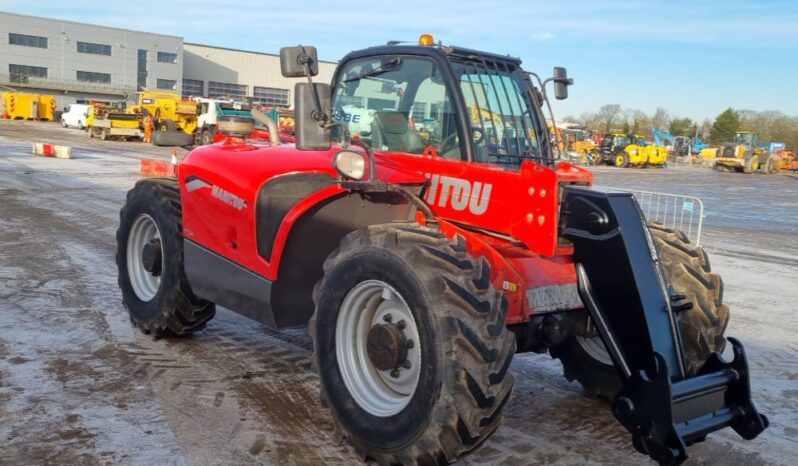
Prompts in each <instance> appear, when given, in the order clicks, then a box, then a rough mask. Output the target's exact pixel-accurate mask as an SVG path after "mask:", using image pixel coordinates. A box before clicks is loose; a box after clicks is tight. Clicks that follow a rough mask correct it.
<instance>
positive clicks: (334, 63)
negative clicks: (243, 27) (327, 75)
mask: <svg viewBox="0 0 798 466" xmlns="http://www.w3.org/2000/svg"><path fill="white" fill-rule="evenodd" d="M183 45H189V46H194V47H207V48H209V49H218V50H230V51H232V52H241V53H252V54H255V55H266V56H269V57H279V56H280V55H279V54H277V53H267V52H255V51H253V50H243V49H234V48H230V47H219V46H218V45H206V44H196V43H193V42H183ZM319 63H328V64H331V65H337V64H338V62H337V61H329V60H319Z"/></svg>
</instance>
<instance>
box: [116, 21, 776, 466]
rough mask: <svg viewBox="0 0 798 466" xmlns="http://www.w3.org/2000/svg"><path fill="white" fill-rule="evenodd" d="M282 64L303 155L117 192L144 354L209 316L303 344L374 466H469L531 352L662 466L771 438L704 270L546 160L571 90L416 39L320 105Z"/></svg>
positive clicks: (201, 159)
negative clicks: (223, 314) (459, 465)
mask: <svg viewBox="0 0 798 466" xmlns="http://www.w3.org/2000/svg"><path fill="white" fill-rule="evenodd" d="M280 55H281V67H282V72H283V75H284V76H287V77H298V78H306V80H307V81H308V82H307V83H298V84H297V85H296V89H295V110H296V144H284V143H282V144H277V143H274V144H275V145H267V144H264V145H261V144H256V143H254V142H253V141H252V140H250V141H248V140H246V138H228V139H227V140H225V141H223V142H220V143H217V144H213V145H209V146H204V147H199V148H196V149H194V150H193V151H191V152H190V153H189V154H188V155H187V156H186V157H185V159H184V160H183V161H182V163H181V164H180V165H179V168H178V175H177V176H176V177H175V178H164V179H149V180H142V181H139V182H138V183H137V184H136V186H135V187H134V188H133V189H132V190H131V191H130V192H129V193H128V196H127V202H126V204H125V206H124V207H123V208H122V210H121V213H120V217H121V218H120V226H119V230H118V233H117V241H118V252H117V265H118V268H119V285H120V287H121V289H122V295H123V302H124V305H125V307H126V308H127V309H128V311H129V312H130V316H131V320H132V322H133V323H134V324H135V325H137V326H138V327H139V328H140V329H141V330H142V331H144V333H147V334H151V335H155V336H157V337H161V336H167V335H175V334H176V335H183V334H190V333H193V332H196V331H198V330H201V329H202V328H204V327H205V325H206V323H207V322H208V320H210V319H211V318H212V317H213V316H214V312H215V306H216V305H219V306H224V307H225V308H228V309H231V310H233V311H236V312H238V313H241V314H243V315H245V316H248V317H250V318H252V319H255V320H257V321H259V322H262V323H264V324H266V325H267V326H270V327H275V328H284V327H292V326H299V325H308V326H309V331H310V334H311V336H312V338H313V345H314V361H315V367H316V369H317V370H318V373H319V377H320V383H321V392H322V397H323V401H324V405H325V406H328V407H329V410H330V412H331V414H332V417H333V418H334V420H335V423H336V425H337V428H338V429H340V430H341V432H342V433H343V434H344V436H345V437H346V438H347V439H348V440H349V442H350V443H351V444H353V446H354V447H355V449H356V450H357V451H359V452H361V453H362V454H363V455H364V457H368V458H371V459H374V460H376V461H378V462H379V463H381V464H389V465H394V464H447V463H450V462H453V461H455V460H456V459H457V458H458V457H460V456H461V455H463V454H464V453H466V452H468V451H470V450H472V449H474V448H476V447H477V446H478V445H480V444H481V443H482V442H483V441H484V440H485V439H486V438H487V437H488V436H489V435H490V434H491V433H492V432H493V431H495V429H496V428H497V427H498V425H499V421H500V418H501V414H502V409H503V408H504V407H505V405H506V404H507V401H508V400H509V399H510V395H511V392H512V390H513V383H514V378H513V375H512V373H511V371H510V370H509V367H510V362H511V360H512V357H513V355H514V354H515V353H516V352H521V351H536V352H545V351H549V352H550V353H551V354H552V355H553V356H554V357H556V358H559V359H560V360H561V362H562V364H563V367H564V373H565V376H566V377H567V378H568V379H570V380H577V381H578V382H580V383H581V384H582V385H583V386H584V388H585V389H586V390H587V391H588V392H589V393H592V394H595V395H601V396H604V397H607V398H608V399H610V400H611V402H612V410H613V413H614V415H615V416H616V418H617V419H618V421H620V422H621V423H622V424H623V425H624V426H625V427H626V428H627V429H628V430H629V432H630V433H631V434H632V438H633V443H634V446H635V448H636V449H637V450H638V451H640V452H642V453H645V454H647V455H649V456H651V457H652V458H653V459H655V460H656V461H658V462H659V463H661V464H665V465H672V464H679V463H681V462H682V461H684V460H685V459H686V458H687V446H688V445H690V444H692V443H695V442H698V441H701V440H703V439H704V438H706V436H707V434H709V433H711V432H713V431H716V430H719V429H722V428H725V427H731V428H732V429H734V430H735V431H736V432H737V433H739V434H740V435H741V436H742V437H743V438H745V439H753V438H754V437H756V436H757V435H758V434H759V433H760V432H762V431H763V430H764V429H765V428H766V427H767V425H768V421H767V418H766V417H765V416H764V415H762V414H760V413H759V412H758V411H757V409H756V408H755V406H754V404H753V403H752V401H751V394H750V388H749V374H748V364H747V361H746V357H745V352H744V350H743V346H742V344H741V343H740V342H738V341H737V340H735V339H733V338H728V339H727V338H725V337H724V335H723V333H724V330H725V328H726V325H727V323H728V319H729V310H728V308H727V307H726V305H724V304H723V302H722V289H723V283H722V281H721V279H720V277H719V276H718V275H717V274H714V273H712V272H711V271H710V265H709V261H708V259H707V256H706V254H705V253H704V251H703V250H702V249H701V248H699V247H693V246H691V245H690V244H689V241H688V239H687V238H686V236H685V235H684V234H682V233H681V232H679V231H673V230H669V229H665V228H663V227H662V226H660V225H655V224H647V223H646V221H645V219H644V217H643V214H642V213H641V211H640V208H639V207H638V204H637V202H636V201H635V199H634V197H633V196H632V195H631V194H626V193H608V192H603V191H600V190H596V189H593V188H592V187H591V184H592V179H593V177H592V174H591V173H590V172H589V171H586V170H584V169H581V168H578V167H575V166H572V165H570V164H568V163H564V162H560V163H557V162H556V161H555V160H554V156H553V147H552V146H553V143H552V141H551V140H550V135H549V133H548V130H547V124H546V121H545V118H544V113H543V108H544V107H548V100H547V97H546V90H545V89H546V85H547V84H552V85H553V89H554V93H555V96H556V98H558V99H562V98H565V97H567V90H568V86H569V85H570V84H572V80H571V79H569V78H568V77H567V73H566V71H565V69H564V68H555V69H554V75H553V77H552V78H549V79H546V80H543V81H542V80H541V79H539V78H538V76H537V75H535V74H533V73H528V72H525V71H524V70H523V69H522V68H521V61H520V60H518V59H516V58H511V57H508V56H505V55H498V54H492V53H485V52H479V51H475V50H469V49H464V48H460V47H450V46H443V45H441V44H440V43H438V44H435V43H434V42H433V40H432V38H431V36H429V35H424V36H422V38H421V40H420V41H419V45H400V44H396V43H389V44H388V45H385V46H378V47H372V48H367V49H365V50H361V51H357V52H352V53H350V54H348V55H347V56H346V57H344V58H343V59H342V60H341V62H340V64H339V66H338V68H337V70H336V72H335V75H334V77H333V80H332V84H331V85H328V84H317V83H313V82H312V76H315V75H316V74H317V72H318V63H317V58H316V49H315V48H313V47H308V46H298V47H287V48H284V49H282V50H281V54H280ZM473 107H476V108H478V109H487V110H488V112H490V115H492V116H491V117H490V118H482V117H478V118H476V119H475V118H473V115H472V112H471V109H472V108H473ZM549 114H550V111H549ZM496 115H500V116H501V118H495V117H494V116H496ZM552 121H553V120H552ZM239 123H240V122H239ZM267 127H269V128H275V127H276V126H275V125H267ZM239 128H240V126H239ZM272 131H274V132H275V133H276V130H274V129H272ZM243 133H246V131H244V132H243ZM270 140H271V141H279V137H278V134H271V135H270ZM727 341H728V342H729V343H730V344H731V346H732V350H733V351H732V352H733V360H731V361H726V360H724V359H723V358H722V357H721V356H720V352H721V351H722V350H723V349H724V347H725V345H726V343H727ZM530 462H531V463H534V462H535V460H534V459H530Z"/></svg>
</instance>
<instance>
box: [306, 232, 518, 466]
mask: <svg viewBox="0 0 798 466" xmlns="http://www.w3.org/2000/svg"><path fill="white" fill-rule="evenodd" d="M313 297H314V301H315V302H316V312H315V314H314V316H313V318H312V319H311V321H310V324H309V326H310V333H311V335H312V336H313V340H314V350H315V354H314V363H315V364H316V368H317V369H318V372H319V377H320V381H321V387H322V399H323V403H324V404H325V405H326V406H329V408H330V410H331V411H332V414H333V417H334V419H335V423H336V427H337V428H338V429H339V430H340V431H341V432H342V434H343V435H344V436H345V437H346V438H348V439H349V441H350V442H351V443H352V444H353V445H354V446H355V448H356V450H357V451H360V452H362V453H363V455H364V456H365V457H369V458H372V459H374V460H377V461H378V462H379V463H380V464H391V465H394V464H402V465H406V464H426V463H430V464H441V463H443V464H445V463H448V462H451V461H454V460H455V459H457V458H458V457H459V456H460V455H462V454H463V453H465V452H467V451H469V450H471V449H473V448H475V447H476V446H477V445H479V444H480V443H481V442H482V441H483V440H484V439H486V438H487V437H488V436H489V435H490V434H491V433H492V432H493V431H494V430H495V429H496V427H497V426H498V425H499V421H500V418H501V412H502V408H503V407H504V405H505V404H506V402H507V400H508V399H509V397H510V394H511V392H512V388H513V383H514V379H513V376H512V374H511V373H509V365H510V361H511V360H512V357H513V354H514V353H515V337H514V336H513V334H512V333H511V332H509V331H508V330H507V328H506V326H505V321H504V319H505V313H506V308H507V307H506V300H505V299H504V298H503V295H502V294H501V293H500V292H498V291H496V290H495V289H494V288H493V286H492V285H491V282H490V270H489V265H488V263H487V261H486V260H485V259H484V258H480V259H475V258H472V257H471V256H469V254H468V253H467V252H466V247H465V241H464V240H463V238H461V237H457V238H456V239H455V240H450V239H448V238H447V237H446V236H445V235H443V234H442V233H440V232H439V231H438V230H437V229H434V228H429V227H422V226H419V225H418V224H414V223H407V224H389V225H378V226H372V227H369V228H368V229H365V230H359V231H356V232H353V233H351V234H349V235H348V236H346V237H345V238H344V239H343V241H342V242H341V247H340V248H339V249H338V250H337V251H335V252H334V253H332V254H331V255H330V257H329V258H328V259H327V260H326V261H325V264H324V276H323V278H322V280H321V281H320V282H319V283H318V284H317V285H316V288H315V289H314V293H313Z"/></svg>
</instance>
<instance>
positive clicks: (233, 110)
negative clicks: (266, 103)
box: [191, 97, 252, 145]
mask: <svg viewBox="0 0 798 466" xmlns="http://www.w3.org/2000/svg"><path fill="white" fill-rule="evenodd" d="M191 101H192V102H194V103H195V104H197V129H196V132H195V134H196V136H197V140H198V142H199V143H200V144H203V145H206V144H211V143H213V142H214V136H215V135H216V133H217V131H218V120H219V118H220V117H224V116H237V117H246V118H251V117H252V112H251V111H250V108H251V107H250V105H249V104H248V103H246V102H241V101H236V100H232V99H209V98H205V97H194V98H192V99H191Z"/></svg>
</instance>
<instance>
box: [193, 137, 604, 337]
mask: <svg viewBox="0 0 798 466" xmlns="http://www.w3.org/2000/svg"><path fill="white" fill-rule="evenodd" d="M337 150H338V149H337V148H332V149H330V150H328V151H299V150H297V149H296V148H295V147H294V146H293V145H281V146H276V147H265V146H259V145H254V144H252V143H249V142H244V141H242V140H234V139H227V140H225V142H223V143H217V144H213V145H211V146H205V147H200V148H198V149H195V150H194V151H192V152H191V153H190V154H189V155H188V156H187V157H186V159H185V160H184V161H183V162H182V163H181V164H180V168H179V177H180V180H181V183H180V184H181V193H182V197H183V214H184V215H183V228H184V233H185V235H186V237H187V238H189V239H191V240H193V241H195V242H197V243H199V244H201V245H202V246H204V247H206V248H208V249H210V250H212V251H214V252H216V253H218V254H220V255H222V256H224V257H226V258H228V259H230V260H232V261H233V262H235V263H237V264H239V265H241V266H243V267H246V268H247V269H249V270H252V271H253V272H256V273H258V274H260V275H263V276H264V277H266V278H268V279H270V280H277V278H278V274H279V264H280V259H281V257H282V253H283V249H284V246H285V244H286V241H287V239H288V237H289V235H290V232H291V228H292V226H293V225H294V223H295V222H296V221H297V220H298V219H299V218H301V216H302V215H303V214H304V213H305V212H306V211H307V210H308V209H310V208H311V207H313V206H314V205H317V204H318V203H319V202H322V201H324V200H325V199H328V198H330V197H332V196H336V195H339V194H341V193H343V192H344V191H345V190H344V189H343V188H341V187H340V186H339V185H337V184H336V185H332V186H329V187H327V188H324V189H322V190H320V191H318V192H316V193H314V194H312V195H310V196H308V197H306V198H305V199H303V200H302V201H301V202H299V203H297V204H296V205H295V206H293V207H292V208H291V209H290V210H289V212H288V213H287V215H286V216H285V218H284V221H283V223H282V224H281V226H280V229H279V230H278V232H277V235H276V237H275V244H274V247H273V253H272V260H271V262H270V261H267V260H265V259H263V258H262V257H261V256H260V255H259V254H258V252H257V241H256V238H257V236H256V218H255V207H256V200H257V196H258V192H259V190H260V189H261V187H262V186H263V184H264V183H266V182H267V181H269V180H271V179H273V178H274V177H278V176H281V175H285V174H288V173H297V172H301V173H325V174H328V175H330V176H331V177H334V178H337V177H338V173H337V172H336V170H335V169H334V168H333V167H332V159H333V156H334V155H335V153H336V151H337ZM376 161H377V163H376V166H377V173H376V178H377V179H378V180H380V181H385V182H390V183H398V184H420V183H423V182H425V181H427V180H428V181H429V185H428V186H427V188H426V191H425V193H424V197H425V200H426V201H427V203H428V204H429V205H430V207H431V209H432V210H433V212H434V213H435V215H436V216H437V217H439V218H440V219H441V229H442V231H443V232H444V233H446V234H447V235H449V236H454V235H455V234H461V235H463V236H464V237H466V239H467V242H468V245H469V248H470V250H471V253H472V254H473V255H475V256H477V257H479V256H485V257H486V259H487V260H488V261H489V262H490V264H491V270H492V276H491V279H492V281H493V283H494V285H495V286H496V287H497V288H499V289H502V290H504V291H505V293H506V296H507V298H508V301H509V304H510V306H509V311H508V316H507V321H508V323H522V322H525V321H527V320H528V319H529V316H530V315H531V314H533V313H539V312H549V311H553V310H561V309H564V308H574V307H580V306H581V305H580V303H579V302H578V299H577V300H576V301H573V300H571V302H570V304H569V305H566V304H567V303H566V304H563V303H562V302H561V303H559V304H558V303H557V302H554V303H553V304H552V303H548V301H547V299H548V298H547V297H546V295H543V296H542V298H540V297H538V298H536V296H537V295H535V294H534V291H530V290H544V291H546V292H551V293H554V294H555V295H557V296H575V290H576V287H575V284H576V274H575V271H574V265H573V262H572V260H571V253H572V251H571V250H570V249H568V248H559V249H558V248H557V225H558V218H557V217H558V209H559V192H558V187H559V184H560V183H561V182H569V183H582V184H590V183H591V182H592V174H591V173H590V172H588V171H586V170H583V169H580V168H577V167H574V166H572V165H569V164H567V163H561V164H560V165H559V166H558V167H557V170H553V169H551V168H548V167H545V166H543V165H539V164H536V163H532V162H529V161H527V162H524V163H523V164H522V166H521V169H520V170H508V169H502V168H499V167H496V166H493V165H488V164H482V163H465V162H462V161H460V160H448V159H444V158H438V157H420V156H418V155H409V154H401V153H386V154H377V155H376ZM194 177H198V178H200V179H201V180H203V181H204V182H205V183H207V185H208V186H207V187H205V186H203V189H195V190H192V191H191V192H189V190H188V188H187V185H186V180H187V178H188V179H193V178H194ZM211 186H214V187H216V188H212V187H211ZM215 189H221V190H222V191H218V190H217V191H214V190H215ZM236 198H237V199H236ZM468 226H472V227H477V228H479V229H481V230H489V232H485V233H480V232H476V231H474V230H473V229H468ZM490 232H494V233H498V234H499V235H491V233H490ZM501 235H506V236H507V237H508V238H502V237H501ZM509 237H511V238H509ZM513 239H514V240H517V241H513ZM518 241H520V244H519V243H518ZM530 293H531V294H530ZM557 293H559V294H557ZM555 301H556V300H555ZM566 301H567V300H566ZM547 303H548V304H547ZM549 304H551V305H549ZM569 306H570V307H569Z"/></svg>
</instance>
